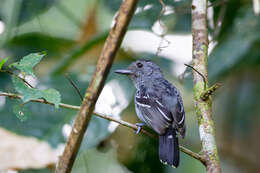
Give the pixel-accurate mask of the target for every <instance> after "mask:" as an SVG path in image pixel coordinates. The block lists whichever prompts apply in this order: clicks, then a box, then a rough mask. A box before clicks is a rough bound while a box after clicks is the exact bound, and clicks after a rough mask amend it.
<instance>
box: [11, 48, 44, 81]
mask: <svg viewBox="0 0 260 173" xmlns="http://www.w3.org/2000/svg"><path fill="white" fill-rule="evenodd" d="M44 56H45V53H31V54H29V55H27V56H25V57H23V58H22V59H21V60H20V62H15V63H13V64H11V65H10V67H12V66H14V67H16V68H17V69H19V70H20V71H21V72H24V73H25V74H26V75H32V76H35V75H34V73H33V67H34V66H35V65H36V64H38V63H39V62H40V61H41V59H42V58H43V57H44Z"/></svg>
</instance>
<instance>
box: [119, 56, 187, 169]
mask: <svg viewBox="0 0 260 173" xmlns="http://www.w3.org/2000/svg"><path fill="white" fill-rule="evenodd" d="M115 72H116V73H119V74H124V75H128V76H129V77H130V78H131V79H132V81H133V83H134V85H135V87H136V89H137V91H136V95H135V110H136V114H137V116H138V117H139V119H140V120H141V121H142V122H144V123H145V124H146V125H148V126H149V127H151V128H152V129H153V130H154V131H156V132H157V133H158V134H159V158H160V161H161V162H162V163H164V164H168V165H171V166H173V167H178V165H179V143H178V137H177V134H176V132H178V133H179V134H180V135H181V136H182V138H184V136H185V129H186V128H185V112H184V107H183V102H182V98H181V96H180V93H179V91H178V90H177V88H176V87H174V86H173V85H172V84H171V83H170V82H168V81H167V80H166V79H165V78H164V76H163V74H162V72H161V70H160V68H159V66H158V65H156V64H155V63H153V62H152V61H149V60H137V61H135V62H133V63H132V64H131V65H130V66H129V67H128V68H127V69H124V70H116V71H115ZM137 125H138V126H139V129H138V131H137V133H139V131H140V130H141V126H142V125H143V124H142V123H137Z"/></svg>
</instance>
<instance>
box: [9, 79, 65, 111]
mask: <svg viewBox="0 0 260 173" xmlns="http://www.w3.org/2000/svg"><path fill="white" fill-rule="evenodd" d="M12 80H13V84H14V88H15V90H16V91H17V92H19V93H20V94H22V95H23V97H22V100H23V102H28V101H30V100H33V99H38V98H44V99H45V100H47V101H48V102H51V103H53V104H54V105H55V107H56V108H59V104H60V102H61V96H60V93H59V92H58V91H57V90H55V89H53V88H49V89H46V90H38V89H34V88H29V87H28V86H27V85H26V84H25V83H24V82H23V81H22V80H21V79H19V78H18V77H16V76H13V77H12Z"/></svg>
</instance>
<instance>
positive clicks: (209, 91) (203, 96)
mask: <svg viewBox="0 0 260 173" xmlns="http://www.w3.org/2000/svg"><path fill="white" fill-rule="evenodd" d="M220 86H221V84H220V83H216V84H214V85H213V86H212V87H209V88H207V89H206V90H205V91H203V92H202V93H201V96H200V98H201V99H202V100H203V101H207V100H208V99H209V96H210V95H212V93H213V92H215V91H216V90H217V89H218V88H219V87H220Z"/></svg>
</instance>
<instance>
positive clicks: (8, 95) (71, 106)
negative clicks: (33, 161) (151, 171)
mask: <svg viewBox="0 0 260 173" xmlns="http://www.w3.org/2000/svg"><path fill="white" fill-rule="evenodd" d="M0 96H5V97H9V98H13V99H22V96H20V95H17V94H14V93H6V92H1V91H0ZM30 101H31V102H37V103H43V104H48V105H52V106H54V104H53V103H51V102H48V101H46V100H44V99H33V100H30ZM59 107H62V108H67V109H73V110H80V107H79V106H75V105H69V104H65V103H60V104H59ZM93 115H95V116H98V117H100V118H103V119H106V120H109V121H113V122H116V123H118V124H120V125H122V126H125V127H128V128H131V129H133V130H134V131H136V130H137V129H138V127H137V126H136V125H135V124H131V123H128V122H126V121H123V120H121V119H116V118H113V117H111V116H108V115H103V114H100V113H97V112H93ZM141 133H143V134H145V135H147V136H150V137H152V138H155V139H156V138H158V137H157V135H155V134H153V133H150V132H148V131H146V130H144V129H142V130H141ZM180 150H181V151H182V152H183V153H185V154H187V155H189V156H190V157H193V158H195V159H197V160H199V161H200V162H201V163H202V164H204V165H205V159H204V157H203V156H201V155H199V154H197V153H194V152H193V151H191V150H189V149H187V148H185V147H183V146H180Z"/></svg>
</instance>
